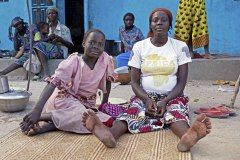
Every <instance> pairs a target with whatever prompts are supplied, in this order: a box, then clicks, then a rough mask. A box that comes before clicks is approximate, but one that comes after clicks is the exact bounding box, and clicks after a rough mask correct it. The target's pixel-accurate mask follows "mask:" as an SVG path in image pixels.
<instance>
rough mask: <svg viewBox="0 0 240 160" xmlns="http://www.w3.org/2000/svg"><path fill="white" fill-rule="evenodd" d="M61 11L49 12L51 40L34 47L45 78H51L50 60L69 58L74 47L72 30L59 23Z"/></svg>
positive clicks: (52, 8) (50, 10) (52, 9)
mask: <svg viewBox="0 0 240 160" xmlns="http://www.w3.org/2000/svg"><path fill="white" fill-rule="evenodd" d="M58 16H59V11H58V9H57V8H54V7H51V8H49V9H48V10H47V19H48V23H49V27H50V28H49V40H50V41H51V43H48V42H41V41H40V42H38V43H36V44H35V45H34V50H35V51H36V53H37V55H38V58H39V60H40V62H41V64H42V69H43V75H44V76H43V78H42V80H44V79H45V78H46V77H49V76H50V73H49V70H48V63H47V61H48V59H57V58H58V59H59V58H67V56H68V49H69V48H72V47H73V43H72V38H71V34H70V30H69V28H68V27H66V26H65V25H63V24H61V23H60V22H59V21H58Z"/></svg>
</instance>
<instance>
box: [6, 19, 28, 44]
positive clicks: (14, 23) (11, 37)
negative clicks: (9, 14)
mask: <svg viewBox="0 0 240 160" xmlns="http://www.w3.org/2000/svg"><path fill="white" fill-rule="evenodd" d="M19 22H21V23H23V24H24V22H23V19H22V18H21V17H15V18H13V20H12V22H11V25H10V26H9V27H8V38H9V39H10V40H11V41H13V33H12V27H14V26H15V25H16V24H17V23H19Z"/></svg>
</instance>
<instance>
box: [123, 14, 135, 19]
mask: <svg viewBox="0 0 240 160" xmlns="http://www.w3.org/2000/svg"><path fill="white" fill-rule="evenodd" d="M127 16H130V17H132V18H133V21H134V20H135V17H134V14H133V13H131V12H128V13H126V14H124V16H123V21H124V20H125V18H126V17H127Z"/></svg>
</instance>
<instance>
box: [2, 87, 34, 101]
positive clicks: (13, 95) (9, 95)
mask: <svg viewBox="0 0 240 160" xmlns="http://www.w3.org/2000/svg"><path fill="white" fill-rule="evenodd" d="M31 95H32V93H31V92H28V91H25V90H13V89H10V91H9V92H6V93H1V94H0V100H1V99H22V98H27V97H30V96H31Z"/></svg>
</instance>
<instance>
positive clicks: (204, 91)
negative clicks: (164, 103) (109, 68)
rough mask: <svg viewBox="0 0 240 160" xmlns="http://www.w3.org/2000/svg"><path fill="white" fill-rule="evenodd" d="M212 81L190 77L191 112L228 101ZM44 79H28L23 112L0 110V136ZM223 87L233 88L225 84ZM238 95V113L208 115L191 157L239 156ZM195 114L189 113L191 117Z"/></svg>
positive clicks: (121, 91)
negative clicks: (206, 128) (218, 116)
mask: <svg viewBox="0 0 240 160" xmlns="http://www.w3.org/2000/svg"><path fill="white" fill-rule="evenodd" d="M9 83H10V86H13V87H22V88H26V85H27V82H26V81H10V82H9ZM211 83H212V81H189V82H188V84H187V86H186V89H185V94H187V95H189V97H190V103H189V106H190V107H191V113H192V112H193V110H194V109H196V108H198V107H210V106H218V105H221V104H228V103H229V102H230V99H231V97H232V95H233V92H221V91H218V87H219V86H213V85H211ZM44 85H45V83H43V82H31V85H30V91H31V92H32V93H33V95H32V96H31V98H30V102H29V105H28V106H27V108H26V109H25V110H24V111H22V112H17V113H3V112H1V111H0V137H2V136H4V135H6V134H8V133H9V132H10V131H11V130H13V129H15V128H17V127H18V124H19V122H20V121H21V119H22V117H23V116H24V115H25V114H26V113H28V112H29V111H30V110H31V109H32V107H33V106H34V104H35V102H36V100H37V99H38V97H39V95H40V93H41V91H42V89H43V88H44V87H43V86H44ZM223 87H225V88H230V89H233V87H230V86H228V85H226V86H223ZM132 94H133V92H132V90H131V87H130V85H125V86H121V85H119V86H117V87H116V88H114V89H112V92H111V95H110V96H111V97H120V98H126V99H129V97H130V96H131V95H132ZM239 97H240V95H238V97H237V100H236V103H235V107H236V108H235V109H234V110H235V111H236V112H237V114H238V115H237V116H235V117H230V118H228V119H211V120H212V123H213V129H212V132H211V134H210V135H209V136H207V137H206V138H205V139H203V140H201V141H200V142H199V143H198V144H197V145H196V146H195V147H193V148H192V155H193V159H194V160H226V159H227V160H239V159H240V152H239V144H240V138H239V137H240V132H239V131H240V125H239V121H240V116H239V114H240V98H239ZM195 116H196V115H195V114H194V113H192V114H191V119H194V117H195Z"/></svg>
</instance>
